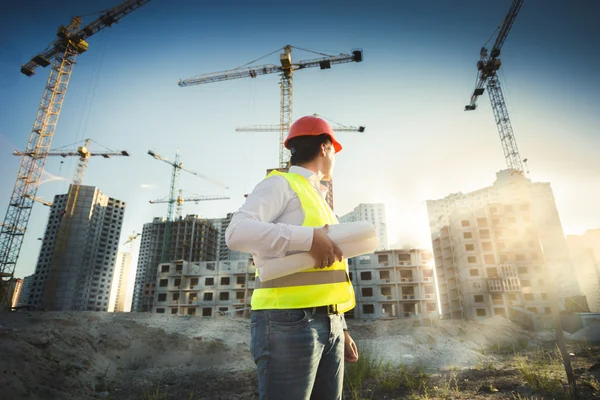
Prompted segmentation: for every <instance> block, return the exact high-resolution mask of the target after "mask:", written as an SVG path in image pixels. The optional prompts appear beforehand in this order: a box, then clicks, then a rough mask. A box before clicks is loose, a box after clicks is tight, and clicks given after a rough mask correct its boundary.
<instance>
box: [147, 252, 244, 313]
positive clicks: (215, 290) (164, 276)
mask: <svg viewBox="0 0 600 400" xmlns="http://www.w3.org/2000/svg"><path fill="white" fill-rule="evenodd" d="M254 272H255V268H254V266H253V264H252V262H251V261H250V260H237V261H208V262H191V263H189V262H187V261H176V262H171V263H162V264H160V265H159V266H158V271H157V281H156V291H155V298H154V307H153V311H154V312H155V313H159V314H173V315H192V316H193V315H197V316H203V317H213V316H216V315H238V316H243V315H248V312H249V310H250V298H251V297H252V292H253V290H254V283H255V277H254Z"/></svg>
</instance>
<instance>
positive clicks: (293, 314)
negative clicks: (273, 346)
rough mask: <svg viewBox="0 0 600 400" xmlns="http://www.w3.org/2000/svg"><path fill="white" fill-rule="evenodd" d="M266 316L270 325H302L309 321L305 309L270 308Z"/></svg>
mask: <svg viewBox="0 0 600 400" xmlns="http://www.w3.org/2000/svg"><path fill="white" fill-rule="evenodd" d="M268 316H269V324H270V325H271V326H282V327H283V326H286V327H296V326H302V327H303V326H306V325H307V324H308V321H309V314H308V313H307V312H306V311H305V310H271V311H269V314H268Z"/></svg>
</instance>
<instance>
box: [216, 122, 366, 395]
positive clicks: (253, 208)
mask: <svg viewBox="0 0 600 400" xmlns="http://www.w3.org/2000/svg"><path fill="white" fill-rule="evenodd" d="M284 145H285V147H286V148H287V149H289V150H290V152H291V160H290V161H291V167H290V169H289V172H287V173H281V172H277V171H273V172H271V173H270V174H269V175H268V176H267V178H266V179H264V180H263V181H262V182H260V183H259V184H258V185H257V186H256V187H255V188H254V190H253V191H252V193H251V194H249V195H248V197H247V199H246V202H245V204H244V205H243V206H242V207H241V208H240V210H239V211H238V212H236V213H235V214H234V215H233V217H232V218H231V223H230V224H229V226H228V227H227V231H226V233H225V237H226V242H227V246H229V248H231V249H232V250H237V251H243V252H248V253H252V255H253V257H254V262H255V264H256V266H257V267H260V266H261V265H263V264H264V263H265V262H266V261H268V260H270V259H274V258H278V257H284V256H286V255H290V254H294V253H298V252H308V253H309V254H310V255H311V256H312V258H313V259H314V267H313V268H310V269H308V270H305V271H302V272H299V273H295V274H292V275H287V276H284V277H281V278H277V279H273V280H268V281H265V282H260V279H259V278H258V276H257V277H256V286H255V290H254V293H253V295H252V303H251V306H252V312H251V317H250V331H251V332H250V336H251V340H250V348H251V349H250V350H251V352H252V357H253V358H254V362H255V363H256V366H257V370H258V388H259V396H260V399H269V400H273V399H286V400H309V399H311V400H315V399H323V400H338V399H341V398H342V386H343V380H344V361H346V362H356V361H357V360H358V351H357V348H356V344H355V343H354V341H353V340H352V338H351V337H350V334H349V333H348V331H347V329H346V328H347V327H346V323H345V320H344V316H343V313H344V312H345V311H348V310H350V309H352V308H353V307H354V305H355V300H354V289H353V287H352V284H351V282H350V280H349V279H348V267H347V262H346V261H345V260H344V259H343V255H342V252H341V251H340V249H339V248H338V247H337V246H336V245H335V243H333V241H332V240H331V239H330V238H329V236H328V235H327V229H328V226H329V225H331V224H336V223H337V219H336V217H335V214H334V213H333V211H332V210H331V208H330V207H329V206H328V205H327V202H326V201H325V195H326V193H327V188H326V187H324V186H323V185H321V181H322V180H325V181H329V180H331V179H332V175H333V168H334V164H335V154H336V153H337V152H339V151H340V150H341V149H342V146H341V145H340V144H339V143H338V141H337V140H336V139H335V136H334V134H333V130H332V129H331V126H330V125H329V124H328V123H327V122H326V121H325V120H323V119H321V118H318V117H314V116H307V117H303V118H300V119H299V120H297V121H296V122H294V124H292V126H291V127H290V130H289V132H288V135H287V138H286V140H285V143H284Z"/></svg>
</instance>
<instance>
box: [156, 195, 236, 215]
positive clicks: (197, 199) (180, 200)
mask: <svg viewBox="0 0 600 400" xmlns="http://www.w3.org/2000/svg"><path fill="white" fill-rule="evenodd" d="M181 192H182V191H181V189H179V195H178V196H177V198H175V199H173V198H168V199H158V200H150V204H161V203H175V204H176V211H175V217H176V218H179V217H181V211H182V208H183V203H185V202H186V201H187V202H194V203H196V204H198V202H200V201H209V200H229V197H226V196H197V197H187V198H185V199H184V198H183V196H182V195H181V194H182V193H181Z"/></svg>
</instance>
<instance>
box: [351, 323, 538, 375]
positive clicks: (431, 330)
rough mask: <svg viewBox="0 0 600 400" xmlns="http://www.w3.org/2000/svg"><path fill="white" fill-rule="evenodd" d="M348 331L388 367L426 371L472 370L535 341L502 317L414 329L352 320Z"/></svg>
mask: <svg viewBox="0 0 600 400" xmlns="http://www.w3.org/2000/svg"><path fill="white" fill-rule="evenodd" d="M350 326H351V328H350V330H351V332H352V334H353V337H354V338H355V340H356V341H357V343H358V344H359V346H361V345H362V346H363V347H364V348H366V349H368V350H369V351H373V352H374V353H375V355H376V356H379V357H381V358H382V359H383V360H384V361H386V362H390V363H392V364H395V365H398V364H419V365H422V366H424V367H425V368H427V369H447V368H450V367H472V366H474V365H475V364H476V363H478V362H484V361H491V360H493V359H494V354H497V353H501V352H514V351H515V350H518V349H520V348H523V347H527V346H528V345H529V344H530V342H531V341H537V340H539V339H538V338H537V337H536V336H535V335H533V334H532V333H530V332H527V331H524V330H523V329H521V328H519V327H518V326H517V325H515V324H513V323H512V322H510V321H508V320H507V319H506V318H502V317H493V318H489V319H487V320H484V321H481V322H480V321H473V322H465V321H458V320H445V321H434V322H433V323H432V325H431V326H414V323H413V322H412V321H404V320H387V321H381V320H380V321H368V322H365V321H352V322H350Z"/></svg>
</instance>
